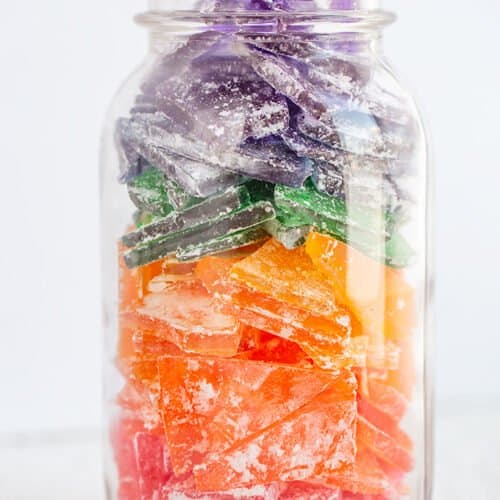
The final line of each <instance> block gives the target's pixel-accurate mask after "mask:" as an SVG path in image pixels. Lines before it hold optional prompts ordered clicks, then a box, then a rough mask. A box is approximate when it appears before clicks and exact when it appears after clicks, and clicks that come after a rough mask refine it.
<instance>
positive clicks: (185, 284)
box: [123, 281, 241, 356]
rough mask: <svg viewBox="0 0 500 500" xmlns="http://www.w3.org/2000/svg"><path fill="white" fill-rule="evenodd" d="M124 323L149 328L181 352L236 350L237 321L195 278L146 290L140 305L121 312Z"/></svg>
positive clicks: (222, 353) (224, 353) (219, 353)
mask: <svg viewBox="0 0 500 500" xmlns="http://www.w3.org/2000/svg"><path fill="white" fill-rule="evenodd" d="M123 320H124V322H125V324H126V325H128V326H129V327H133V328H135V329H136V330H138V331H145V332H153V333H154V334H155V335H157V336H158V337H159V338H160V339H162V340H167V341H169V342H172V343H174V344H176V345H177V346H178V347H180V348H181V349H182V350H183V351H185V352H191V353H199V354H209V355H217V356H233V355H235V354H236V353H237V352H238V345H239V342H240V337H241V333H240V325H239V323H238V322H237V321H236V319H235V318H234V317H233V316H231V315H229V314H224V313H222V312H219V311H217V310H216V307H215V303H214V299H213V297H212V296H211V295H210V294H209V293H208V292H207V290H206V289H205V288H204V287H203V285H202V284H201V283H200V282H199V281H181V282H177V283H174V284H173V285H171V286H169V287H167V288H166V289H165V290H162V291H160V292H156V293H149V294H148V295H146V296H145V297H144V300H143V305H142V306H140V307H138V308H137V310H136V311H135V312H132V313H128V314H127V313H126V314H125V315H124V316H123Z"/></svg>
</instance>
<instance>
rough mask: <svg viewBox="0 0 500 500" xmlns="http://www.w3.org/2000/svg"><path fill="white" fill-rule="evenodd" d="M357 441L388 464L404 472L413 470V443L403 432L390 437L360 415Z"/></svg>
mask: <svg viewBox="0 0 500 500" xmlns="http://www.w3.org/2000/svg"><path fill="white" fill-rule="evenodd" d="M357 439H358V441H359V442H360V443H363V444H364V445H365V446H366V447H367V448H368V449H369V450H370V451H371V452H372V453H373V454H374V455H376V456H377V457H378V458H379V459H380V460H383V461H384V462H386V463H387V464H389V465H391V466H393V467H395V468H397V469H399V470H401V471H403V472H409V471H411V470H412V468H413V458H412V455H411V441H410V439H409V438H408V437H407V436H406V434H405V433H404V432H403V431H399V432H397V433H396V434H394V433H393V435H389V434H388V433H387V432H384V431H383V430H381V429H379V428H377V427H376V426H375V425H373V424H372V423H371V422H369V421H368V420H367V419H366V418H365V417H363V416H361V415H359V416H358V434H357Z"/></svg>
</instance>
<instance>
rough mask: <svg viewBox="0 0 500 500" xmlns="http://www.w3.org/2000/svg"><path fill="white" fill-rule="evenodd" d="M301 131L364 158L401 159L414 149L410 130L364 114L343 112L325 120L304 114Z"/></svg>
mask: <svg viewBox="0 0 500 500" xmlns="http://www.w3.org/2000/svg"><path fill="white" fill-rule="evenodd" d="M297 129H298V130H299V131H300V132H301V133H303V134H304V135H306V136H308V137H310V138H311V139H314V140H316V141H319V142H323V143H325V144H327V145H329V146H330V147H332V148H335V149H340V150H343V151H348V152H350V153H354V154H357V155H360V156H371V157H375V158H382V159H388V160H400V159H404V158H405V157H406V155H407V154H408V153H409V152H411V150H412V148H413V146H414V144H413V142H412V141H411V139H410V138H411V133H410V129H409V128H408V127H406V126H399V125H397V124H394V123H391V122H381V121H380V120H377V119H375V118H374V117H373V116H372V115H370V114H367V113H362V112H360V111H340V112H337V113H333V114H331V115H329V116H328V117H326V118H325V117H324V118H323V120H321V121H320V120H316V119H314V118H313V117H311V116H308V115H307V114H305V113H304V114H302V115H300V116H299V117H298V119H297Z"/></svg>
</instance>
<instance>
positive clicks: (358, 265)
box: [306, 232, 416, 342]
mask: <svg viewBox="0 0 500 500" xmlns="http://www.w3.org/2000/svg"><path fill="white" fill-rule="evenodd" d="M306 251H307V254H308V255H309V256H310V257H311V259H312V261H313V262H314V264H315V265H316V266H317V268H318V269H320V270H321V271H322V272H323V273H324V275H325V276H326V277H327V278H329V280H330V282H331V284H332V286H333V287H334V289H335V296H336V297H337V299H338V301H339V302H340V303H342V304H344V305H345V306H346V307H347V308H348V309H350V310H351V311H352V312H353V313H354V314H355V315H356V316H357V318H358V319H359V321H360V323H361V325H362V327H363V329H364V331H366V332H367V333H369V334H370V335H371V336H372V338H376V339H377V341H378V342H379V341H383V338H382V337H383V336H384V334H385V337H386V338H387V339H389V340H399V339H402V338H405V337H408V336H409V335H410V334H411V331H412V329H413V328H414V326H415V321H416V318H415V291H414V289H413V288H412V287H411V286H410V285H409V284H408V283H407V281H406V280H405V278H404V275H403V273H402V272H400V271H398V270H395V269H391V268H388V267H386V266H384V265H383V264H381V263H379V262H376V261H375V260H372V259H371V258H369V257H367V256H365V255H363V254H362V253H360V252H359V251H357V250H355V249H354V248H352V247H350V246H348V245H345V244H344V243H342V242H340V241H338V240H336V239H334V238H330V237H329V236H326V235H322V234H319V233H315V232H311V233H310V234H309V236H308V239H307V242H306ZM381 336H382V337H381Z"/></svg>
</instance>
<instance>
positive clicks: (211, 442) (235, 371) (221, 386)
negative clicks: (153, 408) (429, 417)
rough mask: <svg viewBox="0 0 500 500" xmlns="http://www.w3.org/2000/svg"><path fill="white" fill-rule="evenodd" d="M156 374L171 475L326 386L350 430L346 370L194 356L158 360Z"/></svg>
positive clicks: (350, 386) (350, 385)
mask: <svg viewBox="0 0 500 500" xmlns="http://www.w3.org/2000/svg"><path fill="white" fill-rule="evenodd" d="M159 374H160V386H161V399H160V406H161V411H162V414H163V419H164V426H165V430H166V434H167V441H168V444H169V447H170V451H171V458H172V463H173V466H174V470H175V472H176V474H182V473H185V472H188V471H189V470H191V469H192V468H193V467H194V466H195V465H199V464H202V463H203V462H205V460H206V459H207V457H208V454H210V456H212V455H214V454H224V453H225V450H227V449H231V447H234V446H237V444H238V443H239V442H243V441H245V440H251V437H252V436H257V435H259V434H261V433H262V432H264V430H265V429H267V428H269V427H270V426H272V425H275V424H277V423H278V422H280V421H281V420H283V419H286V418H288V417H289V416H290V415H291V414H292V413H293V412H295V411H298V410H299V409H300V408H302V407H303V406H304V405H306V404H308V403H309V402H310V401H311V400H313V399H314V398H315V397H316V396H317V395H318V394H320V393H322V392H324V391H326V390H329V388H334V389H335V391H334V392H335V397H336V399H335V401H336V403H337V406H339V404H340V403H339V400H341V402H342V404H340V406H341V407H342V408H345V410H346V412H345V414H344V418H348V417H349V418H350V420H349V418H348V420H347V421H349V422H351V424H352V429H351V432H352V430H353V428H354V427H353V425H354V418H355V387H356V385H355V378H354V377H353V376H352V375H351V374H350V373H349V372H343V373H342V375H333V374H331V373H326V372H322V371H319V370H314V369H302V368H297V367H293V366H290V365H277V364H271V363H262V362H255V361H247V360H240V359H220V358H209V357H199V356H196V357H165V358H162V359H161V360H160V361H159ZM341 388H342V390H343V392H342V394H340V395H339V394H338V393H339V391H341ZM332 390H333V389H332ZM332 398H333V396H332ZM339 398H340V399H339ZM332 404H333V403H332ZM318 405H319V403H318ZM325 408H326V406H325ZM318 411H319V410H318ZM351 413H352V415H351ZM330 417H331V418H333V417H334V415H333V413H331V414H330ZM311 422H312V421H311ZM331 422H332V425H331V426H330V427H329V432H330V434H335V433H336V432H337V430H336V427H335V423H334V422H335V420H332V421H331ZM343 430H345V431H346V432H347V430H348V429H343ZM323 431H325V432H326V429H323ZM308 446H312V444H311V443H309V445H308ZM304 449H306V448H304ZM200 471H201V469H200ZM200 473H201V472H200ZM273 481H274V480H272V479H271V480H269V481H265V482H264V483H260V482H259V483H258V484H265V483H266V482H268V483H270V482H273ZM202 483H204V480H203V481H202ZM237 484H239V483H238V482H235V483H234V484H233V483H232V482H229V483H227V485H225V486H222V485H219V486H214V488H212V486H209V485H206V484H201V485H200V489H202V490H203V489H207V488H205V486H209V487H208V489H210V490H212V489H213V490H218V489H226V486H227V487H228V488H232V487H234V486H236V485H237Z"/></svg>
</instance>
